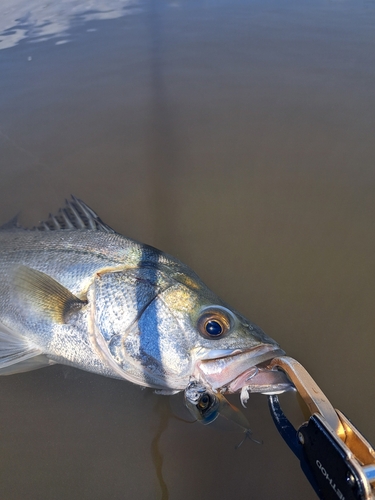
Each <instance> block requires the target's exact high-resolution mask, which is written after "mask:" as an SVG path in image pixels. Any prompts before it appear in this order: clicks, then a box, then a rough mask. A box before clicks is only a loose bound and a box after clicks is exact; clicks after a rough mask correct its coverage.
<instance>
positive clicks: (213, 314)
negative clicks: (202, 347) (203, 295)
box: [198, 309, 230, 339]
mask: <svg viewBox="0 0 375 500" xmlns="http://www.w3.org/2000/svg"><path fill="white" fill-rule="evenodd" d="M229 328H230V319H229V317H228V315H227V314H226V312H225V311H222V310H221V309H217V310H216V309H214V310H211V311H209V312H205V313H204V314H202V316H201V317H200V318H199V320H198V330H199V332H200V334H201V335H203V337H206V338H210V339H217V338H220V337H222V336H223V335H225V333H227V331H228V330H229Z"/></svg>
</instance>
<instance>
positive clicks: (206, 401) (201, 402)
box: [198, 394, 211, 411]
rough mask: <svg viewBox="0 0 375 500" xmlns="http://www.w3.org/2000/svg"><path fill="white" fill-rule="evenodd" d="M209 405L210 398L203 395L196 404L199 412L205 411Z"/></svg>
mask: <svg viewBox="0 0 375 500" xmlns="http://www.w3.org/2000/svg"><path fill="white" fill-rule="evenodd" d="M210 403H211V398H210V396H209V395H208V394H203V396H201V398H200V400H199V402H198V408H199V409H200V410H201V411H204V410H207V408H208V407H209V406H210Z"/></svg>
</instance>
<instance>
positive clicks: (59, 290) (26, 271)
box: [14, 266, 87, 323]
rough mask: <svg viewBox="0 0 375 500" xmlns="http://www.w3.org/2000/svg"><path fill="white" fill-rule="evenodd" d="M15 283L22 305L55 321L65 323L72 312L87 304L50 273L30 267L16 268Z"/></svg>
mask: <svg viewBox="0 0 375 500" xmlns="http://www.w3.org/2000/svg"><path fill="white" fill-rule="evenodd" d="M14 285H15V288H16V291H17V295H18V298H19V300H20V302H21V304H22V305H25V306H27V307H29V308H31V309H32V310H33V311H34V312H36V313H37V314H38V315H40V316H45V317H48V318H49V319H50V320H52V321H53V322H54V323H65V322H66V319H67V317H68V316H69V314H70V313H72V312H74V311H77V310H79V309H80V308H82V307H83V306H84V305H86V304H87V301H84V300H80V299H79V298H78V297H76V296H75V295H73V294H72V293H71V292H70V291H69V290H68V289H67V288H65V287H64V286H63V285H61V284H60V283H58V282H57V281H56V280H54V279H53V278H51V276H48V274H45V273H42V272H41V271H37V270H36V269H31V268H30V267H26V266H20V267H18V268H17V269H16V271H15V275H14Z"/></svg>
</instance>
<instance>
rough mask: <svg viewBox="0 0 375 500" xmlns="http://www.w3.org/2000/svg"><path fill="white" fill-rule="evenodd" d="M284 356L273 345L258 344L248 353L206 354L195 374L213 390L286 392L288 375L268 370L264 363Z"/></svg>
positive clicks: (288, 384) (277, 347)
mask: <svg viewBox="0 0 375 500" xmlns="http://www.w3.org/2000/svg"><path fill="white" fill-rule="evenodd" d="M284 354H285V352H284V351H283V350H282V349H280V348H279V346H277V345H272V344H261V345H260V346H258V347H254V348H252V349H249V350H248V351H241V350H238V349H234V350H217V351H208V352H207V353H206V354H205V355H203V356H202V357H200V359H199V360H198V361H197V363H196V370H197V375H198V377H199V378H200V379H201V380H203V381H204V382H205V383H206V384H207V385H208V386H209V387H211V388H212V389H214V390H219V389H220V390H221V389H224V390H225V391H227V392H230V393H235V392H239V391H241V389H242V388H243V387H248V390H249V392H260V393H262V394H275V393H278V392H279V393H280V392H285V391H286V390H289V389H291V388H292V387H293V385H292V384H291V382H290V381H289V379H288V378H287V376H286V375H285V374H284V373H283V372H280V371H277V370H272V369H269V368H267V364H268V363H267V362H269V361H270V360H271V359H273V358H275V357H278V356H283V355H284ZM259 365H260V366H259Z"/></svg>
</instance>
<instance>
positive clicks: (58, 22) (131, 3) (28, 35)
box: [0, 0, 137, 49]
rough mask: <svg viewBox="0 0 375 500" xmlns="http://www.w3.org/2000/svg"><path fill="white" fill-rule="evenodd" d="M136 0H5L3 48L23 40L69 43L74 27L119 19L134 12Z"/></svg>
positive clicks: (1, 27) (0, 34)
mask: <svg viewBox="0 0 375 500" xmlns="http://www.w3.org/2000/svg"><path fill="white" fill-rule="evenodd" d="M136 5H137V0H106V1H105V2H103V1H102V0H59V1H58V2H54V1H52V2H45V1H44V0H2V2H1V15H0V49H7V48H10V47H13V46H14V45H16V44H17V43H19V42H20V41H21V40H23V39H27V40H28V41H32V42H43V41H45V40H50V39H51V38H56V37H64V38H61V39H60V40H59V41H57V42H56V44H61V43H65V42H67V41H69V35H68V31H69V29H70V28H71V26H72V25H77V23H85V22H88V21H96V20H104V19H116V18H118V17H121V16H124V15H125V14H128V13H132V12H133V11H134V7H136Z"/></svg>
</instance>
